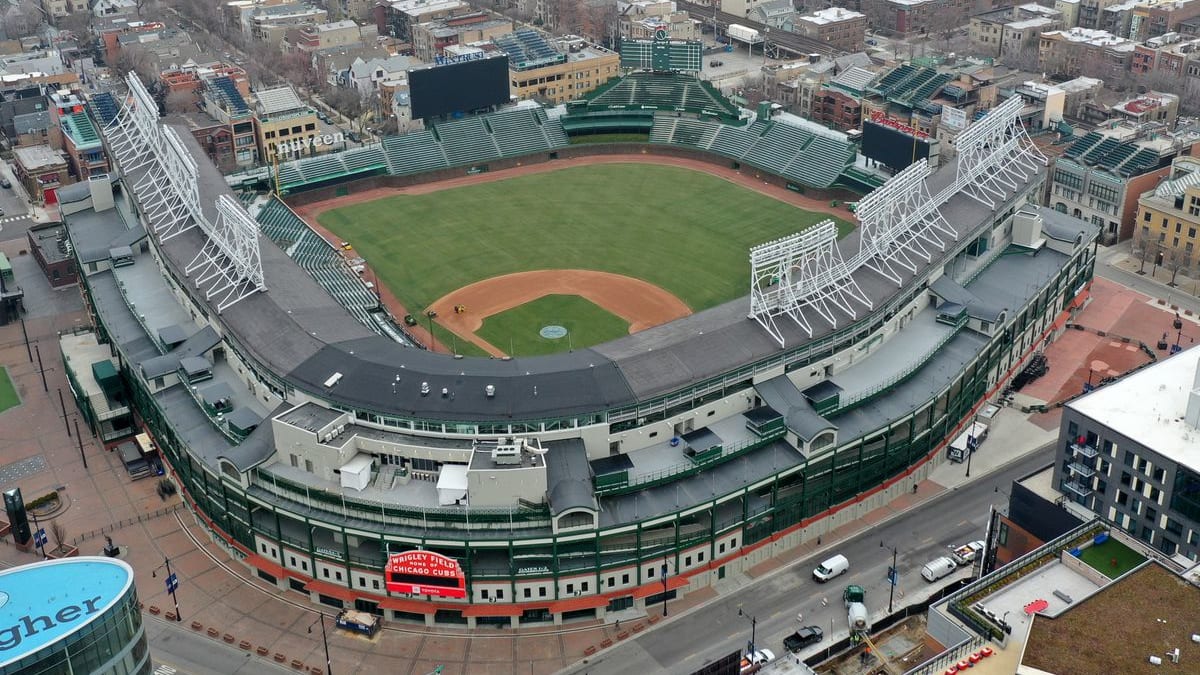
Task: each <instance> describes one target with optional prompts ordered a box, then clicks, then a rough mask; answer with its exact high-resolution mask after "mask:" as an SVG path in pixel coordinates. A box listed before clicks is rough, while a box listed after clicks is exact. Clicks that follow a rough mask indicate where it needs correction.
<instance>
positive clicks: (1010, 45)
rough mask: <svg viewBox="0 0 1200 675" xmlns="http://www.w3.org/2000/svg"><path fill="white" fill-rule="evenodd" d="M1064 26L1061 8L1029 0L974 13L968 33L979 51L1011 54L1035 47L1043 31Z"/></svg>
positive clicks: (1002, 56) (997, 54) (1005, 55)
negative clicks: (1013, 5) (1021, 3)
mask: <svg viewBox="0 0 1200 675" xmlns="http://www.w3.org/2000/svg"><path fill="white" fill-rule="evenodd" d="M1061 28H1063V18H1062V12H1060V11H1059V10H1057V9H1051V8H1049V7H1045V6H1043V5H1038V4H1035V3H1028V4H1024V5H1017V6H1015V7H1005V8H1003V9H996V10H993V11H990V12H984V13H982V14H977V15H975V16H973V17H971V24H970V26H969V28H968V34H969V35H970V38H971V45H972V46H973V47H974V48H975V50H976V51H977V52H978V53H980V54H985V55H988V56H998V57H1000V58H1010V57H1013V56H1016V55H1017V54H1019V53H1020V52H1021V51H1022V50H1024V49H1030V50H1031V51H1036V50H1037V46H1038V38H1039V37H1040V36H1041V34H1042V33H1044V32H1047V31H1052V30H1059V29H1061Z"/></svg>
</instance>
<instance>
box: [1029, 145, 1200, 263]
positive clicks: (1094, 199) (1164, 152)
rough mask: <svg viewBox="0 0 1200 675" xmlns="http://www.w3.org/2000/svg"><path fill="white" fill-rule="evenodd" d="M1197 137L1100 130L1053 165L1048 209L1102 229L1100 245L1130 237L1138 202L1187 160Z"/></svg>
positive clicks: (1070, 149)
mask: <svg viewBox="0 0 1200 675" xmlns="http://www.w3.org/2000/svg"><path fill="white" fill-rule="evenodd" d="M1198 140H1200V134H1196V133H1194V132H1181V133H1177V134H1173V133H1169V132H1167V131H1166V130H1165V129H1164V128H1163V127H1162V126H1161V125H1157V124H1153V125H1145V124H1142V125H1138V126H1129V125H1116V126H1111V125H1110V126H1105V127H1100V128H1098V129H1097V130H1096V131H1093V132H1090V133H1088V134H1086V135H1085V136H1083V137H1082V138H1080V139H1078V140H1077V141H1075V142H1074V143H1072V144H1071V146H1070V147H1069V148H1067V150H1066V152H1065V153H1064V154H1063V156H1061V157H1059V158H1057V159H1056V160H1055V161H1054V165H1053V168H1052V171H1051V177H1050V197H1049V201H1048V204H1049V206H1051V207H1052V208H1054V209H1055V210H1057V211H1059V212H1061V213H1066V214H1069V215H1071V216H1073V217H1075V218H1079V219H1080V220H1085V221H1088V222H1090V223H1092V224H1094V225H1097V226H1099V227H1100V228H1101V235H1100V237H1101V241H1103V242H1105V243H1113V242H1116V241H1121V240H1125V239H1128V238H1130V237H1131V236H1132V235H1133V228H1134V220H1135V218H1136V215H1137V203H1138V197H1139V196H1140V195H1141V194H1142V193H1144V192H1146V191H1148V190H1150V189H1152V188H1153V187H1154V186H1155V185H1156V184H1158V181H1159V180H1161V179H1162V178H1163V177H1165V176H1166V175H1167V174H1168V173H1169V172H1170V167H1171V161H1172V160H1173V159H1175V157H1176V156H1178V155H1180V154H1191V153H1192V152H1193V151H1194V149H1195V144H1196V143H1197V141H1198Z"/></svg>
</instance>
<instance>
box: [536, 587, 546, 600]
mask: <svg viewBox="0 0 1200 675" xmlns="http://www.w3.org/2000/svg"><path fill="white" fill-rule="evenodd" d="M538 597H539V598H544V597H546V587H545V586H538Z"/></svg>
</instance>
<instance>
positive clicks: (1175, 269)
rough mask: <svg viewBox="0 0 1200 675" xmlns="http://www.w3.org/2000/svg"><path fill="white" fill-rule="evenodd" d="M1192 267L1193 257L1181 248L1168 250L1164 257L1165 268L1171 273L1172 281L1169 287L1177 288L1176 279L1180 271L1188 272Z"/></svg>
mask: <svg viewBox="0 0 1200 675" xmlns="http://www.w3.org/2000/svg"><path fill="white" fill-rule="evenodd" d="M1191 266H1192V255H1191V254H1190V253H1188V252H1187V251H1184V250H1183V249H1181V248H1170V249H1167V250H1166V251H1165V253H1164V255H1163V268H1164V269H1166V270H1167V271H1169V272H1170V273H1171V281H1170V282H1168V283H1167V285H1168V286H1172V287H1174V286H1176V285H1177V284H1176V283H1175V279H1176V277H1178V276H1179V271H1180V270H1186V269H1189V268H1191Z"/></svg>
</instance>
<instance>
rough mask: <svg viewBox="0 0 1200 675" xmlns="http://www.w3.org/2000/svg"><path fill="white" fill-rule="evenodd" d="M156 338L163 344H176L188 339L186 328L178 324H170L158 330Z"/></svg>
mask: <svg viewBox="0 0 1200 675" xmlns="http://www.w3.org/2000/svg"><path fill="white" fill-rule="evenodd" d="M158 339H159V341H160V342H162V343H163V344H167V345H177V344H179V343H180V342H183V341H184V340H186V339H188V334H187V330H186V329H185V328H184V327H183V326H181V325H180V324H172V325H170V326H166V327H165V328H161V329H159V331H158Z"/></svg>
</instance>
